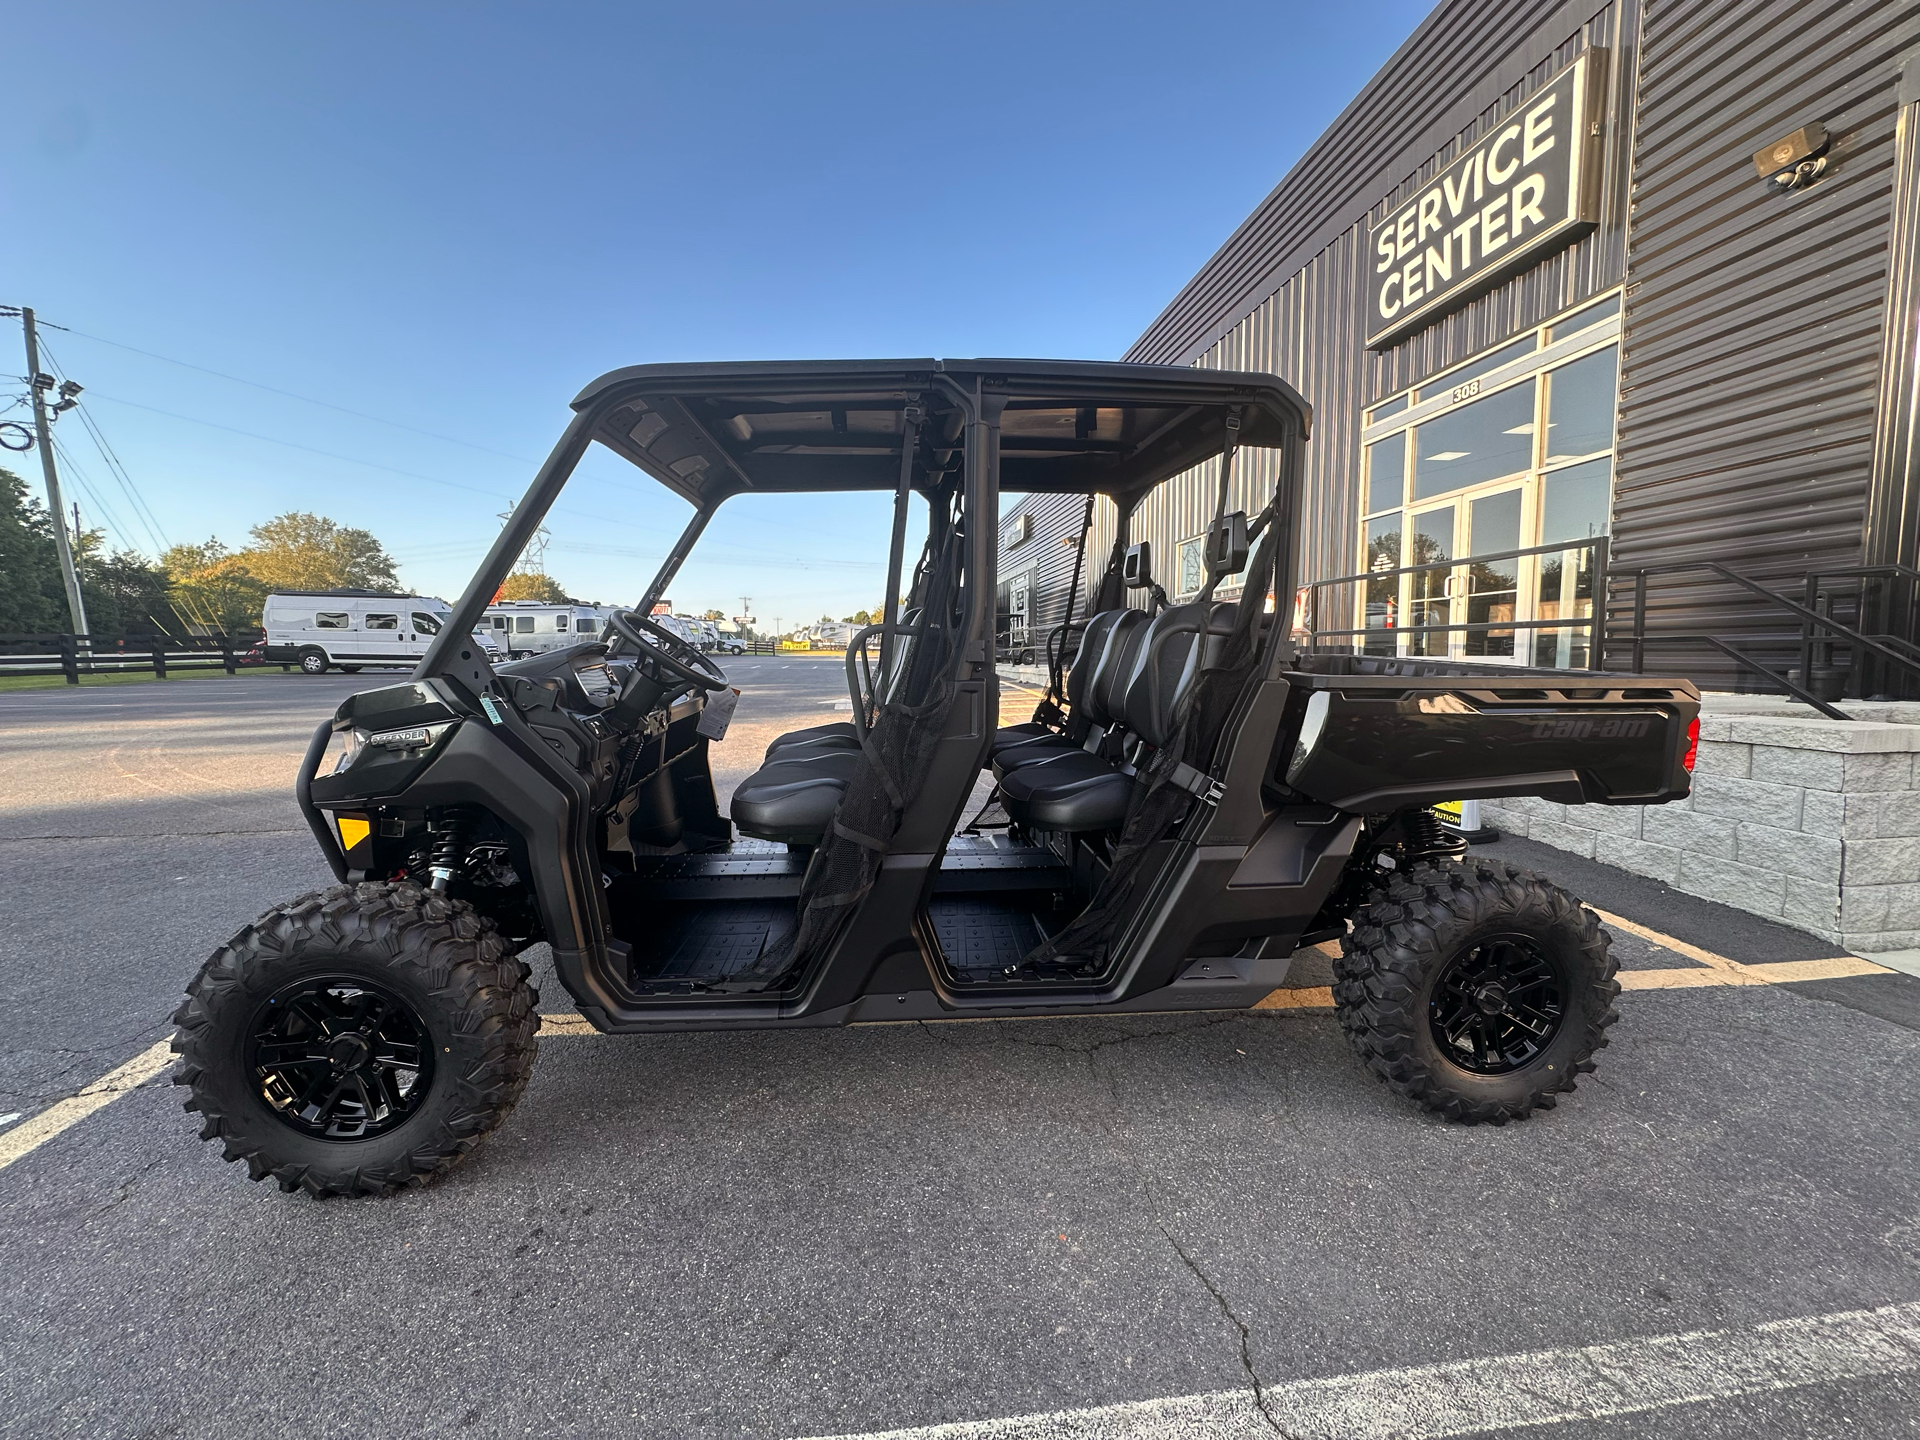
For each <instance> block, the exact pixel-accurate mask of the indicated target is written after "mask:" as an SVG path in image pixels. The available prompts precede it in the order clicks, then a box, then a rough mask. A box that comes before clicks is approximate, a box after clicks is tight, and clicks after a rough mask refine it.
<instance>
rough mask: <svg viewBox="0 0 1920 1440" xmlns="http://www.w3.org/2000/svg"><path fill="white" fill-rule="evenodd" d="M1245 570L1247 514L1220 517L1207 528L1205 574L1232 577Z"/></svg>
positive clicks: (1238, 512) (1235, 512) (1239, 513)
mask: <svg viewBox="0 0 1920 1440" xmlns="http://www.w3.org/2000/svg"><path fill="white" fill-rule="evenodd" d="M1246 568H1247V512H1246V511H1244V510H1236V511H1234V512H1233V513H1232V514H1231V515H1222V516H1221V517H1220V518H1219V519H1218V520H1216V521H1214V522H1213V524H1211V525H1209V526H1208V527H1207V573H1208V574H1209V575H1211V576H1215V577H1218V576H1221V575H1233V574H1237V573H1238V572H1240V571H1242V570H1244V569H1246Z"/></svg>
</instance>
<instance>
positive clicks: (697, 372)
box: [573, 360, 1311, 506]
mask: <svg viewBox="0 0 1920 1440" xmlns="http://www.w3.org/2000/svg"><path fill="white" fill-rule="evenodd" d="M975 390H978V391H980V392H982V393H985V394H990V395H997V396H999V397H1001V398H1003V399H1004V401H1005V409H1004V410H1003V412H1002V416H1001V440H1000V446H1001V471H1000V484H1001V488H1002V489H1003V490H1016V491H1020V490H1025V491H1045V492H1056V493H1072V494H1086V493H1089V492H1093V491H1098V492H1100V493H1103V494H1110V495H1120V494H1128V493H1132V492H1137V491H1140V490H1143V489H1146V488H1148V487H1150V486H1152V485H1155V484H1158V483H1159V482H1160V481H1162V480H1164V479H1166V478H1168V477H1169V476H1172V475H1176V474H1178V473H1179V472H1180V471H1182V470H1185V469H1187V468H1188V467H1189V466H1192V465H1194V464H1197V463H1199V462H1200V461H1202V460H1204V459H1206V458H1207V457H1208V456H1210V455H1215V454H1218V453H1219V451H1220V449H1221V446H1222V444H1223V442H1224V439H1225V436H1226V417H1227V415H1228V413H1229V411H1230V409H1233V408H1238V409H1239V411H1240V414H1241V429H1240V443H1241V444H1242V445H1252V446H1277V445H1280V444H1282V443H1284V441H1285V439H1286V437H1287V435H1288V434H1289V432H1290V431H1292V430H1295V429H1296V428H1297V430H1298V431H1299V433H1300V434H1301V435H1302V436H1303V437H1304V435H1305V433H1306V429H1307V426H1308V424H1309V422H1310V414H1311V412H1310V410H1309V408H1308V406H1307V403H1306V401H1305V400H1303V399H1301V397H1300V395H1299V393H1298V392H1297V391H1295V390H1294V389H1293V388H1292V387H1291V386H1290V385H1288V384H1287V383H1286V382H1285V381H1283V380H1280V379H1278V378H1276V377H1275V376H1272V375H1262V374H1255V373H1250V372H1239V371H1223V370H1195V369H1188V368H1185V367H1180V366H1165V365H1136V364H1127V363H1122V362H1114V361H1088V360H789V361H765V362H758V361H754V362H722V363H705V364H693V365H637V366H633V367H631V368H629V369H625V370H615V371H613V372H611V373H609V374H606V375H603V376H601V377H600V378H599V379H598V380H596V381H594V382H593V383H592V384H591V385H589V386H587V388H586V389H585V390H583V391H581V392H580V394H579V396H578V397H576V398H575V400H574V402H573V404H574V408H575V409H576V410H588V409H595V410H599V411H601V412H602V416H601V419H600V422H599V424H598V425H596V426H595V429H594V438H595V439H597V440H599V441H600V442H601V443H602V444H604V445H606V446H607V447H608V448H610V449H612V450H615V451H617V452H619V453H620V454H621V455H623V456H625V457H626V458H627V459H628V460H630V461H632V462H633V463H634V464H635V465H638V466H639V467H640V468H641V469H643V470H645V471H646V472H647V473H648V474H650V475H652V476H653V477H654V478H655V479H657V480H659V481H660V482H661V483H662V484H664V485H666V486H667V487H668V488H669V489H671V490H673V491H675V492H676V493H678V494H680V495H682V496H684V497H685V498H686V499H688V500H689V501H692V502H693V503H694V504H696V505H703V506H704V505H709V504H715V503H718V502H719V501H720V500H723V499H725V498H726V497H727V496H729V495H734V494H738V493H740V492H742V491H748V490H755V491H789V492H791V491H813V490H888V489H892V488H893V487H894V486H895V485H896V484H897V483H898V481H899V475H900V436H901V432H902V420H901V416H902V412H903V411H904V409H905V407H906V406H907V405H908V404H910V403H913V402H915V401H919V402H921V403H923V404H924V405H925V407H926V408H927V410H928V412H929V417H930V418H929V421H928V423H927V424H926V426H925V428H924V430H923V434H922V444H921V466H920V473H921V481H922V483H926V482H927V481H928V480H929V479H930V477H933V476H940V475H944V474H946V473H947V472H948V471H949V470H951V469H952V468H953V467H955V466H957V465H958V464H959V458H958V457H959V453H960V452H959V437H960V429H961V425H962V418H961V412H960V410H959V409H958V408H957V406H956V404H955V400H956V397H957V395H958V394H960V393H965V392H973V391H975Z"/></svg>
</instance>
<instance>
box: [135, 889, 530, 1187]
mask: <svg viewBox="0 0 1920 1440" xmlns="http://www.w3.org/2000/svg"><path fill="white" fill-rule="evenodd" d="M530 973H531V972H530V971H529V970H528V968H527V967H526V965H524V964H522V963H521V962H520V961H519V960H518V959H516V958H514V957H513V956H511V955H509V954H507V951H506V945H505V942H504V941H502V939H501V938H500V936H499V935H498V934H497V933H495V931H494V927H493V922H492V921H491V920H489V919H487V918H485V917H484V916H481V915H479V914H477V913H475V911H474V909H473V907H472V906H470V905H468V904H466V903H465V902H463V901H458V900H448V899H447V898H446V897H445V896H442V895H437V894H434V893H432V892H431V891H426V890H423V889H421V887H420V886H418V885H414V884H411V883H403V884H398V885H388V884H363V885H353V886H348V885H336V886H334V887H333V888H332V889H329V890H322V891H316V892H314V893H313V894H310V895H304V896H302V897H301V898H300V899H298V900H293V901H290V902H288V903H287V904H285V905H281V906H279V907H277V908H275V909H273V910H269V911H268V912H267V913H266V914H265V915H263V916H261V917H260V919H259V920H257V921H255V922H254V923H253V924H251V925H249V926H247V927H246V928H245V929H244V930H242V931H241V932H240V933H239V934H238V935H236V936H234V938H233V939H232V940H230V941H228V942H227V943H226V944H225V945H223V946H221V947H220V948H219V949H218V950H216V951H215V952H214V953H213V956H212V958H210V959H209V960H208V961H207V963H206V964H205V965H204V966H202V967H201V970H200V973H199V975H198V976H196V977H195V978H194V980H193V983H192V984H190V985H189V986H188V987H187V995H188V999H187V1001H186V1003H185V1004H183V1005H182V1006H181V1007H180V1008H179V1010H178V1011H177V1012H176V1013H175V1014H174V1017H173V1021H174V1024H175V1025H176V1026H178V1027H179V1028H178V1030H177V1031H176V1032H175V1035H174V1040H173V1049H174V1051H175V1053H177V1054H178V1055H179V1056H180V1057H181V1064H180V1067H179V1070H178V1073H176V1075H175V1076H174V1083H175V1084H176V1085H186V1086H190V1087H191V1088H192V1091H193V1096H192V1098H191V1099H189V1100H188V1101H187V1102H186V1108H187V1109H188V1110H194V1111H198V1112H199V1113H200V1114H201V1116H202V1117H203V1118H204V1124H203V1125H202V1126H201V1130H200V1138H201V1139H203V1140H218V1141H220V1142H221V1143H222V1145H223V1147H224V1158H225V1159H227V1160H229V1161H237V1160H244V1161H246V1162H247V1172H248V1175H249V1178H251V1179H254V1180H265V1179H268V1178H269V1177H271V1178H272V1179H274V1180H277V1181H279V1182H280V1188H281V1189H282V1190H285V1191H288V1192H292V1191H295V1190H305V1191H306V1192H307V1193H308V1194H310V1195H314V1196H326V1195H354V1194H360V1195H384V1194H388V1193H390V1192H392V1191H394V1190H397V1189H399V1188H401V1187H402V1186H406V1185H420V1184H424V1183H425V1182H426V1181H428V1180H430V1179H432V1178H433V1177H435V1176H437V1175H440V1174H442V1173H443V1172H445V1171H447V1170H449V1169H451V1168H452V1167H453V1166H454V1165H456V1164H458V1163H459V1161H460V1160H461V1159H462V1158H463V1157H464V1156H465V1155H466V1154H467V1153H468V1152H469V1151H471V1150H472V1149H473V1147H474V1146H475V1145H477V1144H479V1142H480V1140H481V1139H482V1138H483V1137H484V1136H486V1135H487V1134H489V1133H490V1132H491V1131H493V1130H494V1129H496V1128H497V1127H498V1126H499V1125H500V1123H501V1121H503V1120H504V1119H505V1118H506V1117H507V1115H508V1113H509V1112H511V1111H512V1109H513V1107H514V1105H515V1103H516V1102H518V1100H519V1099H520V1095H521V1092H522V1091H523V1090H525V1089H526V1085H527V1078H528V1076H529V1075H531V1074H532V1072H533V1062H534V1055H535V1050H536V1042H535V1039H534V1035H535V1032H536V1031H537V1030H538V1029H539V1026H540V1017H539V1016H538V1015H537V1014H536V1013H535V1012H534V1008H533V1007H534V1004H535V1003H536V1002H537V1001H538V999H539V995H538V993H537V992H536V991H535V990H534V989H533V988H532V987H531V986H530V985H528V984H527V977H528V975H529V974H530ZM356 982H359V984H361V985H363V986H364V987H365V989H366V992H367V993H369V994H377V995H379V996H381V997H384V998H385V999H387V1000H390V1001H392V1002H393V1004H394V1006H396V1007H398V1009H399V1010H400V1011H402V1012H410V1013H405V1014H404V1016H403V1019H404V1022H405V1023H403V1024H402V1025H401V1026H400V1027H399V1028H400V1030H401V1031H402V1032H406V1031H408V1030H409V1028H410V1029H411V1034H412V1038H413V1039H414V1040H415V1041H417V1042H418V1043H417V1044H416V1045H415V1046H414V1047H413V1049H414V1050H415V1051H416V1052H418V1061H419V1063H417V1064H416V1063H415V1062H414V1061H412V1060H409V1061H406V1062H404V1063H405V1064H408V1065H411V1066H413V1069H411V1070H409V1071H403V1072H391V1071H390V1072H389V1073H388V1078H387V1080H386V1081H385V1082H384V1084H383V1085H382V1086H380V1087H377V1088H376V1089H375V1092H374V1093H376V1094H379V1095H380V1096H381V1097H382V1099H381V1103H380V1107H378V1108H376V1106H375V1105H374V1104H371V1103H369V1104H365V1105H360V1104H357V1102H356V1101H355V1100H354V1099H353V1094H352V1093H350V1092H342V1091H340V1090H337V1089H335V1088H334V1087H335V1084H336V1082H339V1083H341V1084H347V1083H350V1082H351V1078H352V1073H353V1068H354V1067H355V1066H360V1067H361V1068H362V1069H366V1068H367V1067H366V1062H365V1061H364V1060H363V1058H362V1057H364V1056H365V1055H366V1054H368V1053H369V1051H370V1049H371V1048H377V1046H370V1045H369V1044H368V1043H367V1041H368V1037H372V1038H373V1040H374V1041H376V1042H378V1041H380V1040H381V1037H380V1036H379V1035H378V1034H377V1030H378V1023H377V1022H376V1024H375V1025H374V1026H371V1027H370V1026H366V1025H362V1028H361V1029H360V1030H359V1031H355V1030H354V1028H353V1027H354V1025H355V1024H359V1023H361V1022H359V1021H356V1020H353V1019H351V1018H349V1019H347V1020H346V1021H344V1022H342V1021H341V1020H340V1016H341V1014H342V1012H349V1013H351V1012H352V1010H353V1006H354V1003H355V1002H354V1001H353V999H352V997H353V996H354V995H356V994H358V993H361V992H360V991H358V990H356V988H355V985H356ZM316 985H317V986H318V987H320V990H321V991H322V992H324V993H323V995H322V1000H321V1003H319V1004H318V1005H314V1006H313V1007H312V1008H314V1009H316V1010H320V1011H323V1012H324V1011H326V1009H327V1002H328V1001H331V1002H333V1009H332V1011H331V1014H328V1015H326V1016H325V1018H326V1019H327V1020H329V1021H331V1022H332V1027H331V1028H324V1027H313V1026H306V1025H300V1026H297V1027H295V1029H296V1030H304V1033H305V1034H306V1035H307V1036H315V1037H318V1038H315V1039H302V1040H300V1041H299V1042H297V1043H296V1042H294V1041H290V1040H288V1039H287V1035H288V1034H289V1033H290V1031H289V1028H288V1027H289V1024H290V1021H289V1017H290V1016H291V1015H292V1014H293V1012H294V1010H295V1006H296V1005H301V1006H306V1005H309V1004H310V1001H311V996H312V994H313V993H314V991H313V989H312V987H314V986H316ZM303 987H307V988H306V989H304V990H303ZM343 995H344V996H345V997H347V998H346V999H344V1000H341V999H339V998H338V997H340V996H343ZM286 997H293V998H292V999H286ZM283 999H286V1004H285V1008H277V1007H280V1006H281V1005H282V1002H283ZM364 1009H365V1007H364V1006H363V1008H362V1011H361V1013H364ZM383 1013H387V1014H393V1013H395V1010H394V1009H388V1010H386V1011H385V1012H383ZM301 1014H302V1016H303V1018H304V1014H305V1012H304V1011H302V1012H301ZM323 1030H324V1033H323ZM392 1033H393V1027H392V1026H391V1025H390V1026H389V1027H388V1034H389V1035H391V1034H392ZM402 1038H403V1039H404V1038H406V1035H405V1033H403V1035H402ZM310 1051H320V1052H324V1053H325V1055H330V1056H335V1057H344V1059H340V1060H337V1061H336V1060H334V1059H328V1058H317V1059H316V1058H312V1057H311V1056H307V1055H305V1052H310ZM290 1052H297V1053H299V1054H301V1055H302V1056H304V1058H297V1059H293V1060H291V1061H288V1062H283V1068H282V1069H280V1070H279V1071H278V1072H275V1071H273V1070H272V1069H271V1067H270V1065H269V1063H267V1062H266V1060H265V1057H267V1056H268V1055H269V1054H270V1053H271V1054H273V1055H276V1056H278V1055H281V1054H284V1053H290ZM330 1066H331V1067H332V1068H331V1069H330V1068H329V1067H330ZM294 1067H299V1068H294ZM343 1067H345V1068H343ZM368 1073H371V1071H368ZM409 1074H410V1075H411V1076H412V1077H413V1078H412V1079H411V1081H406V1080H404V1079H403V1078H399V1077H403V1076H404V1075H409ZM289 1075H290V1076H291V1081H292V1089H300V1088H302V1087H304V1086H307V1085H309V1084H311V1085H312V1086H313V1087H314V1088H313V1089H311V1090H309V1091H307V1095H313V1096H315V1097H317V1096H318V1095H319V1094H321V1093H322V1092H325V1093H327V1094H328V1099H327V1100H326V1102H325V1103H324V1104H323V1105H320V1106H319V1107H318V1109H319V1112H320V1118H319V1120H318V1121H315V1120H313V1119H311V1118H309V1115H308V1112H307V1111H306V1110H305V1109H303V1106H304V1105H305V1103H306V1098H307V1097H306V1095H302V1096H300V1097H298V1098H296V1097H295V1096H294V1095H293V1094H292V1093H291V1090H290V1089H289V1086H288V1083H287V1080H288V1077H289ZM342 1076H345V1077H347V1078H346V1080H345V1081H341V1077H342ZM403 1085H406V1086H419V1085H424V1087H425V1089H424V1093H422V1094H419V1095H415V1094H413V1093H412V1090H411V1088H405V1089H403ZM336 1093H346V1099H345V1103H344V1105H342V1106H341V1107H340V1108H339V1109H337V1110H333V1111H331V1112H329V1110H328V1107H331V1106H333V1105H334V1104H335V1102H334V1100H333V1099H332V1095H333V1094H336ZM367 1093H368V1092H367V1091H366V1090H365V1089H361V1090H359V1091H358V1094H359V1095H360V1096H361V1097H362V1098H363V1099H364V1097H365V1096H366V1095H367ZM276 1095H277V1097H278V1103H276V1101H275V1098H274V1097H275V1096H276ZM388 1102H391V1103H388ZM329 1113H331V1114H332V1115H333V1116H335V1117H336V1119H335V1123H334V1124H333V1126H332V1128H331V1129H330V1130H328V1131H326V1132H325V1133H323V1132H322V1131H321V1129H320V1127H321V1126H324V1125H326V1124H327V1120H328V1115H329ZM356 1114H357V1115H358V1116H360V1117H361V1124H360V1128H361V1129H362V1130H363V1131H365V1132H366V1133H365V1134H364V1135H355V1134H354V1133H352V1132H353V1129H354V1120H355V1116H356ZM341 1115H344V1117H345V1119H344V1121H342V1120H339V1119H338V1118H337V1117H339V1116H341ZM339 1131H345V1132H347V1133H345V1134H340V1133H336V1132H339Z"/></svg>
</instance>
